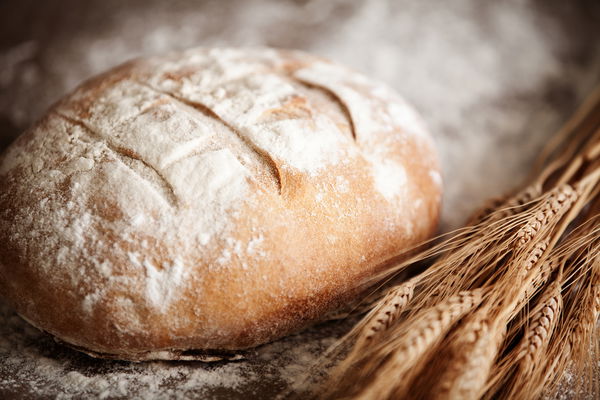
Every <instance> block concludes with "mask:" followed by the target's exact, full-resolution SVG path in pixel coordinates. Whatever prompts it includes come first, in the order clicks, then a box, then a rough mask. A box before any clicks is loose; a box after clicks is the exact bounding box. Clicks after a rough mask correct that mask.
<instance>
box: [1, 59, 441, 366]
mask: <svg viewBox="0 0 600 400" xmlns="http://www.w3.org/2000/svg"><path fill="white" fill-rule="evenodd" d="M0 185H1V187H2V188H3V190H2V194H1V195H0V231H1V232H0V257H1V260H2V261H1V264H0V293H1V294H2V295H3V296H4V297H6V299H7V300H8V301H9V302H10V303H11V304H12V305H13V306H14V307H15V309H16V310H17V311H18V312H19V313H20V314H21V315H23V316H24V317H25V318H27V319H28V320H29V321H31V323H32V324H34V325H35V326H37V327H39V328H40V329H43V330H45V331H47V332H50V333H51V334H53V335H55V336H56V337H58V338H59V339H60V340H62V341H65V342H67V343H69V344H71V345H73V346H76V347H79V348H83V349H86V350H87V351H88V352H91V353H94V354H100V355H101V354H110V355H112V356H114V357H118V358H123V359H145V358H148V357H150V358H152V356H148V355H152V354H162V356H165V355H168V354H173V357H175V355H176V354H181V351H185V350H190V349H205V350H236V349H243V348H248V347H253V346H256V345H259V344H261V343H265V342H268V341H271V340H274V339H276V338H278V337H281V336H283V335H286V334H289V333H290V332H293V331H296V330H298V329H300V328H302V327H304V326H306V325H308V324H310V323H311V322H314V321H315V320H318V319H319V318H320V317H321V316H322V315H323V314H324V313H325V312H327V311H329V310H331V309H333V308H335V307H337V306H339V305H340V304H342V303H343V302H345V301H347V300H349V299H350V298H351V297H353V296H355V295H356V291H357V286H358V284H359V283H360V281H361V280H362V279H363V278H366V277H368V276H369V275H370V274H372V273H373V272H374V271H375V270H376V269H377V267H378V265H380V264H381V263H382V262H384V261H385V260H386V259H389V258H390V257H392V256H394V255H396V254H398V253H400V252H401V251H402V250H403V249H406V248H407V247H409V246H411V245H413V244H415V243H416V242H418V241H420V240H422V239H424V238H426V237H428V236H429V235H431V234H432V233H433V232H434V230H435V227H436V224H437V220H438V212H439V203H440V195H441V184H440V182H439V170H438V164H437V159H436V156H435V152H434V149H433V148H432V142H431V139H430V138H429V136H428V135H427V133H426V132H424V130H423V128H422V125H421V123H420V121H419V119H418V117H417V116H416V115H415V114H414V111H412V109H410V107H408V106H407V105H406V104H405V103H403V102H402V100H401V99H399V98H398V97H397V96H395V95H394V94H393V93H391V92H390V91H389V90H388V89H385V88H383V87H381V86H380V85H377V84H374V83H373V82H371V81H369V80H368V79H366V78H364V77H362V76H361V75H359V74H357V73H354V72H352V71H349V70H347V69H344V68H343V67H340V66H336V65H334V64H331V63H329V62H327V61H324V60H321V59H318V58H315V57H312V56H309V55H306V54H304V53H299V52H288V51H275V50H235V49H222V50H214V49H213V50H204V49H196V50H191V51H188V52H185V53H182V54H175V55H170V56H167V57H156V58H149V59H140V60H135V61H133V62H130V63H127V64H124V65H122V66H120V67H117V68H116V69H114V70H112V71H109V72H107V73H105V74H103V75H101V76H99V77H96V78H94V79H92V80H90V81H88V82H86V83H84V84H82V85H81V86H80V87H79V88H78V89H76V90H75V92H73V93H72V94H70V95H69V96H67V97H65V98H64V99H63V100H62V101H61V102H59V103H58V104H57V105H56V106H54V107H53V108H52V109H51V110H50V111H49V112H48V114H47V115H46V116H45V117H44V118H43V119H42V120H41V121H40V122H38V123H37V124H36V125H35V126H34V127H32V128H31V129H30V130H29V131H27V132H26V133H24V134H23V135H22V136H21V137H20V138H19V139H18V140H17V141H16V142H15V143H14V144H13V145H12V146H11V147H10V148H9V150H8V151H7V152H6V153H5V154H3V155H2V158H1V163H0ZM160 352H162V353H160ZM169 352H171V353H169ZM165 357H167V356H165ZM167 358H168V357H167Z"/></svg>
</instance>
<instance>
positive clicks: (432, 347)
mask: <svg viewBox="0 0 600 400" xmlns="http://www.w3.org/2000/svg"><path fill="white" fill-rule="evenodd" d="M535 169H536V172H534V173H533V174H532V178H531V179H530V180H529V183H528V185H527V186H526V187H525V188H523V189H522V190H519V191H518V192H516V193H515V194H514V195H512V196H510V197H507V198H504V199H500V200H496V201H493V202H491V204H489V205H488V206H487V207H486V208H484V209H483V210H481V211H480V212H478V213H477V214H476V215H475V216H474V217H473V218H472V219H471V221H470V223H469V224H468V226H466V227H465V228H462V229H460V230H458V231H456V232H453V233H452V234H449V235H447V236H446V238H445V239H444V238H442V240H438V241H437V242H436V243H437V244H435V245H433V246H431V247H430V248H428V249H425V250H421V251H420V252H418V253H417V254H416V255H414V256H412V257H410V259H408V260H406V261H404V262H402V263H400V264H396V265H393V266H391V267H390V268H388V269H386V270H385V271H384V272H383V273H382V274H380V275H378V276H377V277H375V278H374V279H373V280H372V281H371V282H370V284H371V285H375V284H376V285H377V287H378V288H380V290H379V293H382V294H381V296H380V298H379V299H378V300H376V301H373V302H372V303H370V304H369V305H368V310H369V311H368V312H367V314H366V315H365V316H364V317H363V318H362V319H361V320H360V321H359V322H358V324H357V325H355V327H354V328H353V329H352V330H351V331H350V332H349V333H348V334H347V335H346V336H345V337H343V338H342V339H341V340H340V341H339V342H338V343H337V344H336V346H334V348H333V349H331V351H329V352H328V354H327V355H326V359H328V360H330V361H331V360H333V359H336V360H337V361H336V362H337V365H336V366H335V367H334V368H333V369H332V371H333V372H331V373H330V374H329V376H328V378H327V379H326V383H325V384H324V385H320V387H319V389H318V390H319V395H320V396H321V395H323V394H324V396H325V397H332V398H352V399H377V400H380V399H410V398H415V399H429V398H431V399H479V398H486V399H487V398H493V399H496V398H500V399H534V398H539V397H540V396H542V395H549V394H552V393H553V391H554V390H556V387H557V384H558V383H559V382H560V381H561V378H562V377H563V374H564V373H565V372H566V371H568V370H570V371H571V373H572V376H573V377H576V379H574V382H573V384H575V385H578V387H577V388H575V390H574V392H572V393H580V394H581V393H585V394H586V395H587V396H591V397H594V396H596V397H595V398H598V397H597V396H600V392H599V390H598V379H597V376H596V375H595V374H596V372H597V364H598V359H599V358H598V353H597V351H596V350H597V347H598V346H597V345H598V335H597V331H596V329H597V320H598V313H599V311H600V90H596V92H595V93H594V94H592V96H591V97H590V98H589V99H588V101H586V102H585V104H584V105H583V106H582V107H581V108H580V109H579V111H578V112H577V113H576V114H575V115H574V117H573V118H572V119H571V120H570V121H569V122H568V123H567V124H566V125H565V127H564V128H563V129H562V130H561V131H560V132H559V133H558V134H557V135H556V136H555V137H554V139H553V140H552V141H551V142H550V143H549V144H548V145H547V146H546V148H545V150H544V151H543V152H542V154H541V155H540V157H539V162H538V165H537V167H536V168H535ZM423 248H425V247H423ZM431 260H433V262H431ZM423 261H429V263H430V265H429V267H427V268H426V269H424V270H423V267H419V262H423ZM421 264H422V263H421ZM419 268H421V270H420V271H419V270H418V269H419ZM415 270H417V272H414V271H415ZM399 277H400V278H399ZM402 277H405V278H404V280H401V279H402ZM399 279H400V282H398V281H399ZM392 280H394V282H395V283H393V284H390V283H389V282H390V281H392ZM386 282H387V283H388V284H387V286H386V289H385V290H381V287H382V286H384V283H386ZM371 287H375V286H371ZM373 292H374V291H373ZM340 357H341V361H339V359H340ZM321 365H323V364H321Z"/></svg>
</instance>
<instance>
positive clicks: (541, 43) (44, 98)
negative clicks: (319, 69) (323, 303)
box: [0, 0, 600, 399]
mask: <svg viewBox="0 0 600 400" xmlns="http://www.w3.org/2000/svg"><path fill="white" fill-rule="evenodd" d="M248 45H250V46H276V47H285V48H298V49H303V50H307V51H311V52H314V53H317V54H320V55H323V56H326V57H328V58H331V59H333V60H336V61H338V62H341V63H345V64H348V65H350V66H351V67H353V68H355V69H357V70H359V71H362V72H364V73H366V74H368V75H371V76H373V77H375V78H377V79H379V80H382V81H384V82H386V83H387V84H389V85H391V86H392V87H394V88H395V89H397V90H398V91H399V92H400V93H401V94H402V95H404V96H405V97H406V98H407V100H409V101H410V102H411V103H413V104H414V105H415V106H416V108H417V109H418V110H419V111H420V112H421V113H422V114H423V116H424V118H425V120H426V121H427V122H428V124H429V127H430V130H431V132H432V133H433V135H434V136H435V139H436V141H437V143H438V146H439V151H440V154H441V158H442V162H443V167H444V175H445V176H444V178H445V200H444V213H443V220H442V224H441V229H442V230H444V231H446V230H449V229H451V228H453V227H457V226H459V225H460V224H461V223H462V222H463V221H464V219H465V217H466V216H467V215H468V214H469V213H470V212H472V211H473V210H474V209H475V208H476V207H477V206H478V205H480V204H481V203H482V202H483V201H484V200H485V199H486V198H489V197H492V196H496V195H500V194H502V193H503V192H506V191H508V190H509V189H510V188H512V187H514V186H515V185H518V184H519V183H520V182H521V181H522V179H524V178H525V176H526V173H527V171H528V169H529V167H530V165H531V162H532V159H533V158H534V157H535V155H536V153H537V152H538V151H539V149H540V147H541V146H542V145H543V143H544V142H545V141H546V140H547V139H548V138H549V136H550V135H551V134H552V133H553V132H554V131H555V130H556V129H557V128H558V127H559V126H560V124H561V122H562V121H564V120H565V118H567V116H568V115H569V114H570V113H571V112H572V111H573V110H574V108H575V106H576V105H577V104H578V103H579V102H580V101H581V100H582V99H583V98H584V97H585V95H586V94H587V93H589V92H590V91H591V89H592V88H593V87H594V85H595V84H597V83H599V82H600V3H599V2H598V1H594V0H590V1H561V0H551V1H524V0H520V1H517V0H510V1H509V0H506V1H502V2H499V1H497V2H491V1H489V2H482V1H478V0H451V1H450V0H449V1H445V2H424V1H419V0H402V1H391V0H390V1H377V0H372V1H366V0H365V1H352V2H350V1H344V0H314V1H308V0H297V1H267V0H232V1H226V0H221V1H216V0H215V1H189V0H175V1H168V2H166V1H160V0H134V1H127V2H124V1H120V0H97V1H78V0H64V1H58V0H46V1H35V0H18V1H16V0H15V1H13V0H4V1H1V2H0V147H2V148H4V147H5V146H7V145H8V144H9V143H10V142H11V141H12V140H13V139H14V137H16V135H18V134H19V133H20V132H21V131H23V130H24V129H26V128H27V127H28V126H29V125H30V124H31V123H32V122H33V121H35V120H36V119H37V118H39V117H40V116H41V115H42V113H43V112H44V110H45V109H46V108H47V107H48V106H49V105H50V104H51V103H52V102H54V101H56V100H57V99H58V98H59V97H60V96H61V95H63V94H64V93H66V92H67V91H69V90H70V89H72V88H74V87H75V86H76V85H77V84H78V83H79V82H81V81H82V80H83V79H85V78H87V77H89V76H91V75H93V74H95V73H98V72H100V71H102V70H104V69H106V68H108V67H111V66H113V65H115V64H118V63H120V62H123V61H125V60H127V59H130V58H132V57H136V56H139V55H143V54H155V53H160V52H165V51H171V50H175V49H183V48H188V47H193V46H248ZM348 326H349V323H348V322H346V323H335V322H330V323H326V324H322V325H319V326H316V327H314V328H312V329H310V330H308V331H305V332H301V333H298V334H297V335H294V336H291V337H288V338H285V339H282V340H280V341H278V342H275V343H272V344H269V345H266V346H263V347H261V348H258V349H255V350H252V351H249V352H248V353H247V354H246V359H245V360H243V361H238V362H229V363H215V364H210V365H206V364H202V363H183V362H178V363H165V362H151V363H141V364H135V363H134V364H132V363H126V362H116V361H104V360H95V359H91V358H89V357H87V356H84V355H80V354H78V353H77V352H74V351H72V350H70V349H68V348H65V347H63V346H61V345H59V344H56V343H54V341H53V340H52V338H50V337H48V336H46V335H44V334H42V333H40V332H38V331H37V330H35V329H34V328H31V327H30V326H29V325H28V324H27V323H25V322H24V321H23V320H21V319H20V318H19V317H18V316H16V315H15V314H14V313H13V312H12V311H11V310H10V309H9V308H8V307H7V306H6V305H5V304H4V303H3V302H2V301H1V300H0V398H3V399H9V398H31V399H44V398H64V399H69V398H86V397H92V398H144V399H145V398H190V397H198V398H215V399H236V398H239V399H250V398H271V397H273V396H275V395H276V394H277V393H279V392H281V391H283V390H287V389H289V388H292V389H293V388H294V387H296V386H298V385H301V379H300V377H301V376H302V374H303V373H304V372H305V371H306V370H307V369H308V368H309V367H310V366H311V365H313V363H314V362H315V361H316V360H317V358H318V356H319V355H320V354H321V353H322V352H323V351H324V349H325V348H327V346H329V345H330V344H331V343H333V341H334V340H335V338H336V337H338V336H339V335H340V334H341V333H343V332H344V331H345V330H346V329H348ZM560 397H561V398H570V397H573V393H571V392H570V391H569V389H568V385H566V386H565V388H564V389H563V390H562V392H561V394H560Z"/></svg>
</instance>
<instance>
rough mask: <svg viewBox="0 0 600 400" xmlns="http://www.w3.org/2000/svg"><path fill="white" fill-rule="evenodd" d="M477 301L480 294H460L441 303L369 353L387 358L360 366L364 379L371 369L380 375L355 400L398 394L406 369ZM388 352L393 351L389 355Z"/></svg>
mask: <svg viewBox="0 0 600 400" xmlns="http://www.w3.org/2000/svg"><path fill="white" fill-rule="evenodd" d="M481 301H482V292H481V291H480V290H476V291H470V292H461V293H459V294H457V295H456V296H453V297H450V298H448V299H447V300H446V301H444V302H443V303H440V304H438V305H436V306H435V307H431V308H430V309H428V310H425V311H423V312H422V313H419V314H418V315H417V316H416V317H415V318H413V320H412V321H411V322H410V323H409V324H408V325H409V326H410V327H411V329H408V330H405V331H403V332H401V333H400V334H399V335H398V336H394V337H392V338H389V340H388V341H387V342H384V344H383V345H382V346H381V347H379V348H375V349H373V350H372V351H373V352H380V353H383V354H387V355H388V356H387V357H386V360H385V361H384V362H383V364H382V365H363V366H362V371H363V373H364V372H366V373H367V375H369V374H370V371H372V370H374V367H376V368H377V369H378V370H379V371H380V372H378V373H377V374H376V375H375V376H373V377H372V378H371V381H370V383H369V384H368V385H366V386H364V387H362V388H359V391H358V394H357V398H360V399H381V398H386V397H387V396H390V395H391V394H392V393H394V392H397V391H399V390H402V388H403V383H404V382H406V381H408V380H409V378H408V375H410V372H411V371H410V367H411V366H412V365H413V364H415V363H417V362H418V361H419V359H421V358H422V357H423V356H424V354H425V353H426V352H427V350H428V349H430V348H431V347H432V346H433V345H434V344H435V343H436V342H438V341H439V340H440V339H441V338H443V335H444V333H445V332H447V331H448V329H450V327H451V326H452V325H453V324H454V323H456V322H457V321H458V320H459V319H460V318H461V317H462V316H463V315H465V314H466V313H468V312H469V311H471V310H472V309H473V308H474V307H476V306H477V305H478V304H479V303H480V302H481ZM391 349H393V350H392V351H390V350H391ZM385 371H393V376H394V379H393V380H392V382H389V380H390V379H389V377H388V375H387V374H386V373H385ZM352 380H353V378H351V379H350V381H352ZM386 381H388V382H386Z"/></svg>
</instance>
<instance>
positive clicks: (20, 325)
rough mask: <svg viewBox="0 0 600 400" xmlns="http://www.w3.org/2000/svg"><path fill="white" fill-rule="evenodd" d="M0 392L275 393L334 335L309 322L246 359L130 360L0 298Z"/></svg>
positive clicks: (74, 395) (68, 395)
mask: <svg viewBox="0 0 600 400" xmlns="http://www.w3.org/2000/svg"><path fill="white" fill-rule="evenodd" d="M0 319H1V320H2V321H4V324H3V325H2V326H0V376H1V377H2V379H0V397H1V396H2V394H4V395H10V394H11V393H12V394H20V395H26V394H29V395H32V396H41V395H43V396H49V397H55V398H57V399H64V400H67V399H78V398H81V397H82V396H83V397H93V398H99V399H104V398H127V399H171V398H176V399H184V398H189V397H194V396H195V397H201V398H216V399H221V398H223V399H229V398H231V397H232V396H233V395H234V394H235V393H239V392H252V390H253V389H252V388H256V387H262V386H264V387H266V388H267V389H261V393H264V390H270V391H271V392H270V393H271V394H272V395H273V396H274V395H276V394H278V393H280V392H281V391H283V390H285V389H287V388H288V387H294V384H297V381H298V378H299V377H300V376H301V375H302V374H303V373H305V372H306V371H307V370H308V368H310V366H312V364H313V363H314V362H315V361H316V357H317V356H316V355H317V354H321V353H322V351H323V350H324V349H326V348H327V347H328V346H329V345H330V344H332V343H333V341H334V336H332V335H331V334H323V333H319V332H317V331H315V330H311V331H309V332H308V334H307V335H303V336H298V335H296V336H291V337H288V338H286V339H284V340H281V341H278V342H275V343H272V344H268V345H265V346H262V347H260V348H258V349H256V350H253V351H251V352H249V353H248V355H247V357H248V359H247V360H242V361H236V362H223V363H214V364H204V363H200V362H146V363H128V362H119V361H109V360H97V359H92V358H89V357H88V356H85V355H83V354H80V353H78V352H76V351H73V350H70V349H67V348H65V347H62V346H61V345H59V344H56V343H55V342H54V341H53V339H52V338H51V337H50V336H49V335H46V334H44V333H42V332H40V331H38V330H37V329H35V328H33V327H31V326H30V325H29V324H27V323H26V322H25V321H24V320H22V319H21V318H20V317H18V316H17V315H16V314H14V312H12V311H11V310H10V308H9V307H8V306H7V305H6V304H4V303H3V302H0Z"/></svg>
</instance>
